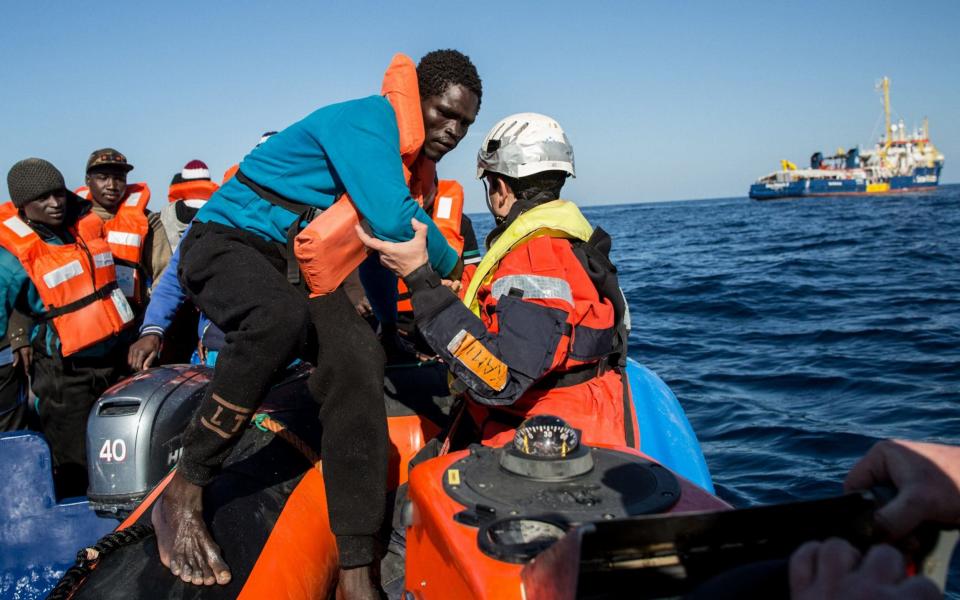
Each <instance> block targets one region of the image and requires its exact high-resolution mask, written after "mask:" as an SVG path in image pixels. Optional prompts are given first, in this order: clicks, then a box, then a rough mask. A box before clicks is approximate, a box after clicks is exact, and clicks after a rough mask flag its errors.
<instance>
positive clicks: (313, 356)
mask: <svg viewBox="0 0 960 600" xmlns="http://www.w3.org/2000/svg"><path fill="white" fill-rule="evenodd" d="M395 66H396V69H397V70H394V67H395ZM399 73H403V75H402V77H400V76H399ZM387 74H388V77H385V83H387V82H389V81H394V79H392V78H391V76H392V75H394V74H397V78H396V79H397V80H402V81H403V82H404V85H405V86H406V87H405V89H403V90H401V92H402V93H401V94H399V96H401V98H399V99H397V103H396V104H394V101H393V100H391V98H392V96H390V95H389V90H387V94H388V95H386V96H385V95H375V96H369V97H367V98H362V99H358V100H351V101H347V102H342V103H339V104H333V105H330V106H326V107H323V108H320V109H319V110H317V111H315V112H313V113H312V114H310V115H308V116H307V117H306V118H304V119H303V120H301V121H299V122H297V123H295V124H293V125H291V126H290V127H288V128H286V129H284V130H283V131H281V132H279V133H277V134H276V135H274V136H272V137H271V138H270V139H269V140H267V141H266V142H265V143H264V144H262V145H261V146H259V147H258V148H255V149H254V150H253V151H252V152H251V153H250V154H248V155H247V156H246V157H245V158H244V159H243V161H242V162H241V163H240V168H239V171H238V172H237V174H236V176H235V177H234V178H233V179H231V180H230V181H228V182H227V183H226V184H224V185H223V186H222V187H221V188H220V189H219V190H218V191H217V192H216V193H215V194H214V195H213V197H211V198H210V200H209V201H208V202H207V203H206V204H205V205H204V206H203V208H201V209H200V212H199V213H198V214H197V216H196V218H195V219H194V222H193V225H191V227H190V230H189V231H188V232H187V233H186V235H185V236H184V238H183V240H182V241H181V242H180V247H179V251H180V264H179V269H178V270H179V275H180V281H181V283H182V284H183V289H184V291H185V292H186V294H187V296H188V298H189V299H190V300H191V301H193V303H194V304H195V305H196V306H197V307H198V308H200V309H201V310H202V311H203V312H204V313H206V314H207V315H208V316H209V317H210V319H211V320H212V321H213V322H214V323H216V324H217V325H218V326H220V328H221V329H222V330H223V331H224V333H225V343H224V346H223V348H222V349H221V351H220V353H219V356H218V359H217V366H216V370H215V371H214V376H213V380H212V381H211V383H210V386H209V387H208V388H207V391H206V393H205V395H204V398H203V400H202V402H201V404H200V407H199V408H198V410H197V413H196V414H195V415H194V417H193V421H192V422H191V423H190V424H189V425H188V426H187V429H186V430H185V432H184V436H183V454H182V458H181V459H180V462H179V464H178V466H177V471H176V474H175V475H174V476H173V477H172V478H171V479H170V483H169V484H168V485H167V487H166V488H165V489H164V492H163V494H162V495H161V496H160V497H159V498H158V500H157V503H156V504H155V505H154V508H153V512H152V522H153V523H154V526H155V529H156V534H157V544H158V548H159V554H160V559H161V560H162V561H163V563H164V564H165V565H167V566H168V567H170V570H171V571H172V572H173V573H174V574H175V575H178V576H180V578H181V579H182V580H184V581H187V582H192V583H194V584H197V585H199V584H206V585H212V584H213V583H219V584H226V583H227V582H229V581H230V578H231V574H230V571H229V567H228V566H227V564H226V561H225V560H224V557H223V554H222V553H221V550H220V548H219V547H217V545H216V543H215V542H214V540H213V539H212V538H211V536H210V533H209V531H208V529H207V526H206V523H205V522H204V519H203V490H204V486H206V485H207V484H208V483H209V482H210V481H211V480H212V478H213V477H214V476H215V475H216V473H217V471H218V469H219V467H220V466H221V465H222V463H223V461H224V460H225V458H226V457H227V455H228V454H229V453H230V451H231V449H232V448H233V447H234V445H235V444H236V442H237V441H238V440H239V438H240V435H241V434H242V433H243V430H244V428H245V427H246V426H247V424H248V423H249V421H250V418H251V416H252V415H253V414H254V413H255V411H256V409H257V407H258V405H259V404H260V402H262V400H263V397H264V395H265V394H266V392H267V390H268V389H269V387H270V385H271V384H272V383H273V381H274V380H275V378H276V377H277V376H278V375H279V374H280V373H281V372H282V370H283V368H284V367H285V365H287V364H289V363H290V361H291V360H293V359H295V358H303V359H306V360H308V361H310V362H311V363H313V364H314V365H315V367H316V368H315V369H314V371H313V373H312V374H311V376H310V378H309V379H308V381H307V387H308V389H309V390H310V393H311V394H312V395H313V396H314V397H315V398H316V399H317V401H318V402H319V404H320V409H319V410H320V420H321V421H322V426H323V439H322V448H321V449H320V453H321V455H322V456H323V478H324V482H325V488H326V493H327V510H328V513H329V517H330V525H331V529H332V530H333V533H334V535H335V536H336V542H337V549H338V559H339V561H340V567H341V571H340V574H339V580H338V584H337V585H338V590H337V592H338V597H339V596H340V595H342V596H345V597H348V598H379V597H380V594H379V592H378V590H377V589H376V583H375V582H374V569H373V567H372V565H373V562H374V561H375V560H376V559H377V552H376V536H377V533H378V531H379V530H380V527H381V525H382V521H383V514H384V510H385V504H386V483H387V482H386V475H387V473H386V469H387V448H388V445H387V443H388V442H387V430H386V413H385V408H384V402H383V353H382V351H381V350H380V349H379V345H378V343H377V340H376V336H375V335H374V334H373V332H372V331H371V329H370V327H369V326H368V325H367V323H366V322H365V321H364V320H363V319H362V318H361V317H360V316H359V315H358V314H357V311H356V310H355V309H354V307H353V305H352V304H351V303H350V301H349V299H348V298H347V295H346V293H345V292H344V291H343V288H342V287H339V288H337V287H336V285H334V286H333V287H334V291H333V292H332V293H329V294H326V295H319V296H316V297H309V298H308V290H306V289H304V288H303V286H302V283H303V280H304V279H306V277H305V276H304V272H306V271H307V270H308V268H310V267H313V266H316V265H317V264H320V265H321V266H324V265H325V263H324V262H323V261H324V260H325V257H326V256H327V255H326V254H324V255H319V256H317V258H316V260H317V261H318V262H313V263H309V262H308V261H306V260H301V261H298V259H297V258H295V257H294V256H291V252H290V251H289V248H290V246H289V245H288V244H291V240H292V239H293V238H294V237H296V236H297V235H298V234H297V232H298V230H299V229H300V228H301V227H303V226H304V224H305V222H313V223H316V221H311V219H312V218H313V216H312V215H313V213H314V212H315V211H314V210H313V209H321V210H332V209H331V207H333V206H334V203H335V202H340V201H338V200H337V199H338V198H341V197H342V196H343V195H344V194H349V197H350V199H352V204H353V206H355V207H356V210H357V212H358V213H359V214H360V215H362V217H363V219H364V220H365V221H366V222H367V223H368V224H369V226H370V228H371V230H372V231H373V233H374V235H377V236H378V237H383V238H387V239H393V240H397V241H403V240H407V239H410V238H411V237H412V236H413V231H412V230H411V229H410V218H411V217H414V216H416V217H417V218H418V219H420V220H422V221H428V220H429V217H428V216H427V215H426V213H424V212H423V209H422V208H421V207H420V206H419V205H418V204H417V202H416V201H415V200H414V199H413V197H412V196H411V189H412V188H411V185H410V183H408V181H407V179H406V177H405V173H404V168H406V167H407V165H406V164H405V163H404V154H405V153H406V152H405V151H404V150H403V149H404V148H407V147H408V144H405V143H404V141H403V140H404V137H403V135H402V134H403V132H413V133H416V135H415V136H411V137H415V138H418V139H417V140H416V142H415V143H414V144H410V145H409V147H410V152H409V154H410V157H411V158H412V159H413V160H414V164H416V161H421V160H422V161H428V162H426V163H421V164H422V165H423V166H425V167H432V163H433V162H435V161H437V160H440V159H441V158H442V157H443V156H444V155H445V154H446V153H447V152H449V151H450V150H452V149H453V148H455V147H456V146H457V144H458V143H459V142H460V140H461V139H463V137H464V136H465V135H466V133H467V129H468V128H469V126H470V124H471V123H473V121H474V119H475V118H476V114H477V111H478V110H479V107H480V96H481V94H482V89H481V83H480V78H479V76H478V75H477V72H476V68H475V67H474V65H473V63H471V62H470V59H469V58H468V57H466V56H464V55H463V54H461V53H459V52H457V51H454V50H440V51H436V52H431V53H428V54H427V55H425V56H424V57H423V58H422V59H421V61H420V63H419V65H417V66H414V64H413V62H412V61H410V59H408V58H406V57H403V56H399V57H395V60H394V63H393V64H391V68H390V69H388V71H387ZM384 87H385V88H386V87H387V86H386V85H385V86H384ZM411 120H412V121H413V122H415V123H416V126H415V127H412V128H411V127H408V126H401V121H403V122H404V123H407V124H409V123H410V122H411ZM414 130H415V131H414ZM412 170H413V169H411V171H412ZM419 181H420V182H424V181H425V180H424V179H419ZM432 182H433V179H432V176H431V178H430V179H429V183H431V184H432ZM340 206H341V207H343V206H347V205H340ZM332 214H336V212H332ZM322 216H323V214H321V216H320V217H317V219H318V220H319V222H320V223H323V222H324V220H322V219H321V217H322ZM346 233H347V234H348V235H349V234H350V233H351V232H350V231H347V232H346ZM427 238H428V239H427V247H428V250H427V253H428V255H429V259H430V262H431V264H432V265H433V266H434V267H435V268H436V269H437V270H438V271H439V272H441V273H443V274H444V276H447V277H457V278H459V276H460V271H461V270H462V267H461V263H460V261H459V259H458V257H457V254H456V252H454V251H453V249H451V248H450V246H449V245H448V244H447V242H446V241H445V240H444V238H443V236H442V235H441V234H440V232H439V231H438V230H437V229H436V227H435V226H433V228H432V229H431V230H430V233H429V235H427ZM358 250H359V249H358ZM354 258H356V257H355V256H352V255H351V256H350V257H349V258H348V259H346V262H345V263H343V264H342V265H329V266H330V267H332V268H336V267H338V266H340V267H343V269H346V270H349V265H350V264H353V260H352V259H354ZM326 260H330V259H329V258H326ZM387 275H390V273H387ZM391 277H392V275H391ZM336 283H339V282H336ZM396 289H397V288H396V279H395V277H393V302H394V308H395V304H396ZM314 291H316V290H314ZM369 291H370V290H369V289H368V292H369ZM225 550H226V551H227V553H229V552H230V551H231V549H229V548H227V549H225Z"/></svg>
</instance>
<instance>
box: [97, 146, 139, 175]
mask: <svg viewBox="0 0 960 600" xmlns="http://www.w3.org/2000/svg"><path fill="white" fill-rule="evenodd" d="M98 167H117V168H120V169H123V170H124V171H126V172H128V173H129V172H130V171H132V170H133V165H131V164H130V163H128V162H127V157H126V156H124V155H122V154H120V153H119V152H117V151H116V150H114V149H113V148H101V149H99V150H94V151H93V152H91V153H90V158H88V159H87V173H89V172H90V171H92V170H94V169H97V168H98Z"/></svg>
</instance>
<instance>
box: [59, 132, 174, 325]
mask: <svg viewBox="0 0 960 600" xmlns="http://www.w3.org/2000/svg"><path fill="white" fill-rule="evenodd" d="M132 170H133V165H131V164H130V163H128V162H127V158H126V157H125V156H124V155H123V154H121V153H120V152H117V151H116V150H114V149H113V148H101V149H100V150H94V151H93V152H92V153H91V154H90V158H89V159H88V160H87V176H86V186H85V187H82V188H80V189H78V190H77V194H79V195H80V196H81V197H83V198H86V199H88V200H90V201H92V202H93V214H95V215H97V216H98V217H100V218H101V219H102V220H103V222H104V230H105V231H106V236H107V242H108V243H109V244H110V249H111V250H112V251H113V257H114V260H115V261H116V263H117V278H118V281H119V284H120V289H122V290H123V293H124V295H125V296H126V297H127V300H128V301H129V302H130V304H131V306H133V308H134V310H135V311H136V314H137V317H138V318H139V317H140V316H141V315H142V313H143V310H144V309H145V308H146V306H147V301H148V300H149V295H150V287H151V286H152V285H153V282H154V281H157V280H158V279H159V278H160V273H162V272H163V270H164V269H165V268H166V267H167V263H168V262H170V255H171V254H172V251H171V250H170V243H169V242H168V241H167V233H166V230H165V229H164V227H163V223H161V221H160V215H159V214H158V213H152V212H150V211H149V210H147V204H148V203H149V201H150V188H149V187H147V185H146V184H145V183H133V184H128V183H127V174H128V173H129V172H130V171H132Z"/></svg>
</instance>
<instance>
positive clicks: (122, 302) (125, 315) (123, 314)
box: [110, 290, 133, 325]
mask: <svg viewBox="0 0 960 600" xmlns="http://www.w3.org/2000/svg"><path fill="white" fill-rule="evenodd" d="M110 299H111V300H113V305H114V306H115V307H116V308H117V312H118V313H119V314H120V320H121V321H123V324H124V325H126V324H127V323H129V322H130V321H132V320H133V309H132V308H130V304H129V303H127V299H126V298H124V297H123V292H121V291H120V290H113V291H112V292H110Z"/></svg>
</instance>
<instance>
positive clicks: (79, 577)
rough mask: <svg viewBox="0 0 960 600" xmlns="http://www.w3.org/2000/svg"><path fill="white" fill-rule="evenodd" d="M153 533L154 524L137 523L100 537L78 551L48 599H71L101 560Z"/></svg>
mask: <svg viewBox="0 0 960 600" xmlns="http://www.w3.org/2000/svg"><path fill="white" fill-rule="evenodd" d="M151 535H153V525H148V524H143V523H137V524H136V525H131V526H130V527H127V528H126V529H121V530H120V531H114V532H112V533H108V534H107V535H105V536H103V537H102V538H100V541H98V542H97V543H96V544H94V545H93V546H90V547H89V548H84V549H83V550H81V551H80V552H77V562H76V563H75V564H74V565H73V566H72V567H70V568H69V569H67V570H66V572H65V573H64V574H63V577H61V578H60V581H59V582H57V585H56V587H54V588H53V590H52V591H51V592H50V595H49V596H47V600H69V599H70V598H72V597H73V595H74V594H75V593H76V592H77V590H78V589H79V588H80V585H81V584H82V583H83V582H84V580H85V579H86V578H87V576H88V575H89V574H90V573H91V572H92V571H93V570H94V569H96V568H97V565H99V564H100V560H101V559H103V557H104V556H106V555H108V554H110V553H111V552H113V551H114V550H116V549H118V548H122V547H124V546H127V545H129V544H133V543H135V542H138V541H140V540H142V539H143V538H145V537H149V536H151Z"/></svg>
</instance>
